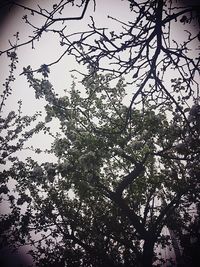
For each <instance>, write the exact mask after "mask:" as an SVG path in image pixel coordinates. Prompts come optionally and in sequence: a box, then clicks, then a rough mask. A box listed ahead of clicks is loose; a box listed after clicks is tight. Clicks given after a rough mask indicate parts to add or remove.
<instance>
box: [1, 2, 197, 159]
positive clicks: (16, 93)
mask: <svg viewBox="0 0 200 267" xmlns="http://www.w3.org/2000/svg"><path fill="white" fill-rule="evenodd" d="M96 2H97V3H96V4H97V6H96V11H95V12H94V11H93V8H94V6H93V2H92V1H91V3H90V4H89V6H88V10H87V11H86V14H85V17H84V19H83V20H81V21H69V22H67V27H68V29H69V33H70V32H75V31H81V30H85V29H87V24H88V23H90V22H91V20H90V16H91V15H92V16H93V17H94V21H95V22H96V26H99V27H109V30H110V31H111V30H115V31H120V30H121V29H120V27H121V26H120V25H119V24H117V22H114V21H113V20H110V19H109V20H108V18H107V15H110V16H113V17H115V18H117V19H119V20H122V21H124V22H126V21H132V20H133V15H134V13H131V12H130V9H129V3H128V1H120V0H96ZM21 3H23V4H24V5H28V6H29V7H34V6H36V4H37V3H40V4H41V6H45V7H46V6H47V5H49V6H53V4H54V3H55V1H52V0H45V1H44V0H43V1H36V0H34V1H32V0H24V1H21ZM81 11H82V9H76V10H75V9H74V8H70V9H68V12H67V13H66V14H65V13H63V16H79V15H80V14H81ZM24 14H29V13H28V12H27V11H24V10H23V9H21V8H13V9H11V11H10V13H8V14H7V16H6V19H5V20H4V21H3V23H2V25H0V50H4V49H6V48H7V47H8V46H9V44H8V40H9V39H10V40H11V41H13V42H14V40H15V39H14V37H13V35H14V34H15V33H16V32H19V33H20V35H19V37H20V42H23V41H25V40H28V38H29V37H28V36H29V35H31V33H32V28H30V26H29V25H27V24H25V23H24V21H23V20H22V17H23V15H24ZM28 17H29V18H31V19H32V22H33V24H34V25H35V24H37V25H40V23H41V18H40V17H39V16H37V15H35V16H31V15H28ZM59 26H60V24H58V28H59ZM53 27H55V28H56V27H57V24H54V26H53ZM178 32H180V31H179V30H178V31H177V29H176V30H175V31H174V33H175V34H178ZM179 38H184V36H180V35H179ZM63 49H65V46H64V47H60V45H59V41H58V38H56V37H55V36H54V35H52V34H44V35H43V37H42V39H41V40H40V41H39V42H35V49H31V44H29V45H26V46H23V47H21V48H19V49H18V50H17V54H18V57H19V64H18V65H17V70H16V72H15V77H16V81H15V82H14V83H12V88H13V94H12V95H11V96H10V97H9V98H8V100H7V101H6V106H5V107H4V114H7V113H8V112H9V111H10V110H12V109H13V110H15V111H16V110H17V107H18V105H17V102H18V100H20V99H21V100H22V104H23V105H22V110H23V112H24V114H28V115H33V114H34V113H35V112H36V111H39V110H43V107H44V105H45V103H46V102H45V101H43V100H41V99H40V100H36V99H35V96H34V95H35V94H34V91H33V88H29V86H28V83H27V82H26V78H25V77H24V76H20V75H19V74H20V73H21V72H22V70H23V67H26V66H28V65H31V67H32V68H33V69H35V68H38V67H40V65H41V64H44V63H46V64H48V63H51V62H52V61H55V60H56V59H57V58H58V57H59V56H60V54H61V53H62V51H63ZM194 56H196V55H194ZM8 62H9V61H8V59H7V56H6V55H3V56H1V57H0V69H1V71H0V92H2V90H4V88H3V86H2V84H3V83H4V81H5V79H6V78H7V77H8V71H9V69H8ZM76 68H79V69H80V68H82V67H81V66H78V65H77V63H76V62H75V60H74V59H73V58H72V57H70V56H65V57H64V58H63V59H62V60H61V61H60V62H59V63H58V64H56V65H54V66H52V67H51V74H50V76H49V80H50V82H51V83H52V84H53V86H54V89H55V91H56V93H59V94H61V95H62V94H63V90H64V89H66V88H68V89H69V88H70V85H71V82H72V78H71V73H70V72H69V71H70V70H71V69H76ZM173 75H174V74H173ZM171 78H172V76H171V75H169V80H170V79H171ZM56 127H57V126H56V125H55V128H56ZM52 141H53V139H52V138H50V137H47V136H41V135H38V136H35V137H34V138H33V140H32V141H31V142H29V143H28V144H29V145H30V144H33V145H34V146H35V147H42V148H43V149H45V148H50V145H51V142H52ZM30 155H31V156H32V157H35V156H34V153H32V154H31V152H28V151H23V152H22V153H20V156H21V158H22V159H25V158H26V157H27V156H30ZM37 159H38V161H47V160H49V161H53V160H55V158H54V157H50V156H49V158H48V159H47V158H46V157H45V158H44V155H43V154H41V155H37Z"/></svg>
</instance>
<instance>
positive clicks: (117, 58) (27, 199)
mask: <svg viewBox="0 0 200 267" xmlns="http://www.w3.org/2000/svg"><path fill="white" fill-rule="evenodd" d="M90 2H91V1H82V2H81V7H82V8H83V11H82V15H81V16H80V17H74V18H63V17H62V18H61V17H60V18H59V17H56V14H59V12H60V13H62V10H64V8H65V7H66V6H67V5H68V4H71V3H72V4H75V3H76V1H67V2H66V3H65V4H63V1H61V2H60V3H59V4H57V5H54V6H53V9H52V11H47V10H45V9H43V8H41V7H39V11H37V10H33V9H31V8H29V7H25V6H22V5H20V4H18V3H16V2H12V3H11V4H12V5H19V6H21V7H23V8H24V9H25V10H28V11H30V12H31V13H33V14H38V15H39V16H42V17H44V18H45V19H46V21H45V23H44V25H43V26H42V27H41V28H39V27H38V28H37V29H36V30H35V35H34V36H33V38H32V39H30V41H29V42H28V43H33V44H34V41H35V40H36V39H40V37H41V36H42V34H43V33H44V32H45V31H47V32H51V31H53V32H55V33H57V34H58V35H59V36H60V40H61V45H62V46H64V47H66V50H65V51H64V53H63V55H61V57H60V58H59V59H58V60H56V61H55V62H52V63H50V64H49V63H48V64H42V65H41V67H40V68H39V69H37V70H32V68H31V66H28V67H25V68H24V70H23V74H24V75H26V77H27V81H28V83H29V85H30V87H31V88H33V89H34V90H35V95H36V98H37V99H40V98H44V99H45V100H46V102H47V104H46V107H45V109H46V118H45V122H44V123H42V124H39V126H37V127H36V128H35V129H33V130H32V131H31V134H34V133H35V132H37V131H38V130H41V129H44V130H45V131H46V132H47V133H51V122H52V121H53V120H54V119H55V118H56V119H57V120H58V121H59V125H60V131H59V133H57V134H56V136H55V140H54V142H53V144H52V152H53V153H54V154H55V155H56V156H57V158H58V162H54V163H50V162H45V163H38V162H37V161H35V160H33V159H31V158H27V160H26V161H25V162H22V161H20V159H18V158H15V159H13V160H12V166H11V167H10V168H9V170H8V171H6V172H5V171H4V172H2V175H4V176H7V177H8V176H9V177H11V178H12V179H14V180H15V181H16V182H17V184H16V190H17V194H18V195H15V194H13V192H12V191H11V190H10V191H9V190H8V187H7V186H6V182H7V181H8V178H6V179H4V185H3V187H2V186H1V189H2V190H1V191H2V193H3V194H4V195H6V196H7V201H8V202H9V203H10V209H11V212H10V214H8V215H2V216H1V225H2V227H1V229H2V230H3V231H2V237H1V238H2V241H3V243H4V244H5V245H7V244H12V245H13V241H15V242H16V243H15V244H14V245H15V246H16V247H17V246H20V245H26V244H30V245H31V246H32V247H33V248H34V247H35V248H36V249H33V250H32V251H30V253H31V255H32V256H33V259H34V260H35V262H36V264H37V266H144V267H150V266H152V264H153V263H154V264H155V265H157V266H162V262H163V261H164V259H162V258H159V251H158V249H157V250H156V246H163V247H167V246H168V245H169V243H170V239H169V237H168V236H164V235H163V234H162V229H163V227H164V226H167V227H168V228H169V229H170V230H171V231H173V233H174V234H175V236H176V237H177V239H178V240H179V241H181V242H182V245H183V247H184V246H185V245H184V242H183V237H184V233H185V232H187V233H188V234H190V230H189V229H190V227H191V226H192V227H193V225H194V222H193V221H192V215H191V213H190V210H189V208H190V207H192V206H194V207H195V208H194V211H195V217H197V216H198V215H199V209H198V207H196V204H197V203H198V201H199V193H200V192H199V179H198V177H199V168H200V167H199V148H200V140H199V114H200V112H199V110H200V106H199V104H198V97H199V96H198V90H197V91H196V88H197V89H198V83H197V78H198V76H197V75H198V71H199V58H193V56H192V53H191V54H190V51H189V49H192V45H193V42H194V40H197V39H199V33H192V32H190V31H188V25H190V23H192V22H194V21H195V20H196V19H197V13H194V10H196V6H195V7H194V6H192V5H191V6H190V7H180V5H178V4H177V5H175V3H174V2H172V1H162V0H158V1H146V2H141V1H129V2H130V8H131V10H132V12H133V15H134V18H133V21H132V22H121V21H118V20H117V19H114V18H111V19H112V20H115V21H117V22H118V23H119V25H121V26H122V30H123V31H122V32H121V33H116V32H112V31H111V32H109V30H106V29H105V28H99V27H97V26H96V25H95V21H94V20H93V19H92V22H91V25H90V26H89V30H88V31H85V32H81V33H73V34H67V33H66V31H65V29H64V28H62V29H60V30H57V29H55V28H51V27H52V26H53V25H55V23H57V22H58V21H63V22H64V23H65V22H66V21H69V20H71V19H72V20H79V19H82V18H83V16H84V14H85V12H86V10H87V8H88V5H89V4H90ZM8 4H10V1H8ZM94 4H95V1H94ZM24 19H25V21H26V22H27V23H29V19H28V17H27V16H25V17H24ZM177 20H179V21H180V25H182V26H181V27H186V28H187V31H186V33H187V41H186V40H184V41H183V42H182V41H181V40H177V39H174V38H175V37H173V36H174V32H173V30H172V25H173V24H176V21H177ZM184 29H185V28H184ZM181 42H182V43H181ZM28 43H27V42H26V43H24V44H18V45H15V46H12V47H11V48H9V49H8V50H6V51H4V52H7V53H8V55H10V53H11V52H10V51H12V50H13V49H16V48H19V47H21V46H23V45H27V44H28ZM4 52H2V54H3V53H4ZM68 53H69V54H71V55H74V57H75V59H76V60H77V62H78V63H82V64H84V65H86V66H87V72H85V73H82V75H83V79H82V85H83V86H84V89H83V91H82V92H80V91H79V88H78V89H77V87H78V86H77V85H76V84H75V82H74V83H73V84H72V86H71V89H70V90H69V91H66V94H65V95H63V96H60V97H59V96H58V95H57V94H56V91H55V89H54V88H53V86H52V85H51V83H50V81H49V80H48V76H49V73H50V67H51V65H53V64H55V63H58V62H59V60H60V59H61V58H62V57H63V56H64V55H66V54H68ZM11 58H12V59H15V58H16V55H14V56H13V54H12V57H11ZM113 64H114V67H113ZM170 68H172V70H173V71H175V77H174V76H173V73H174V72H172V71H171V70H170ZM168 70H169V71H168ZM77 71H78V70H77ZM36 72H38V73H37V75H38V74H40V75H42V77H40V78H39V76H38V77H36V75H35V73H36ZM169 74H170V75H172V79H171V81H168V82H166V80H169V79H168V78H166V77H167V75H169ZM130 89H131V95H130V93H129V94H127V93H128V92H129V91H130ZM5 95H6V91H5V93H4V94H3V95H2V97H3V99H4V98H5ZM3 101H4V100H3ZM190 101H191V102H190ZM2 103H3V102H2ZM189 105H190V106H189ZM2 106H3V105H2ZM22 121H23V120H22ZM30 122H31V121H30ZM4 128H5V127H4ZM15 137H16V138H17V136H15ZM9 140H10V139H9ZM24 141H25V140H23V142H24ZM17 149H20V147H17ZM13 152H15V151H12V153H13ZM4 155H5V154H4ZM5 188H6V190H5ZM184 231H185V232H184ZM197 248H198V246H197ZM171 264H172V263H171ZM182 264H184V263H182Z"/></svg>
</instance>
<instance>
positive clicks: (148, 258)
mask: <svg viewBox="0 0 200 267" xmlns="http://www.w3.org/2000/svg"><path fill="white" fill-rule="evenodd" d="M154 244H155V239H154V238H153V237H149V238H148V239H146V240H145V241H144V245H143V254H142V267H152V263H153V262H152V261H153V256H154Z"/></svg>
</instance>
